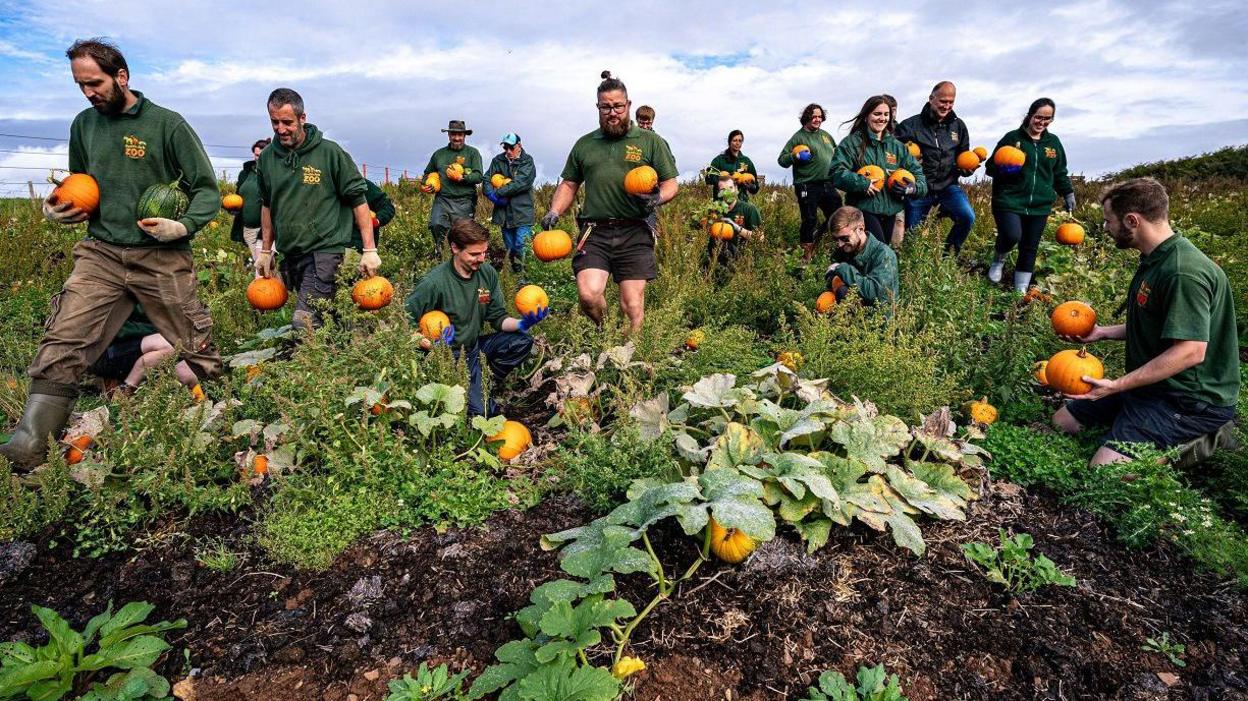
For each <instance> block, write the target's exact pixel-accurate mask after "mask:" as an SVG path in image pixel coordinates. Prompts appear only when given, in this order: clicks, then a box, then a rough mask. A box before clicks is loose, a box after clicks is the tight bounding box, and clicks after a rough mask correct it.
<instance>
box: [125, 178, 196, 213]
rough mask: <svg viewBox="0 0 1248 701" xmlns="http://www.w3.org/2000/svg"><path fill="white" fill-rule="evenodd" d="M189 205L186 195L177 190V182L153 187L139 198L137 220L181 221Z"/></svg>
mask: <svg viewBox="0 0 1248 701" xmlns="http://www.w3.org/2000/svg"><path fill="white" fill-rule="evenodd" d="M189 204H190V200H189V199H188V198H187V196H186V193H185V192H182V191H181V190H180V189H178V180H174V181H173V182H171V183H168V184H165V183H161V184H159V185H153V186H151V187H149V188H147V190H145V191H144V192H143V196H142V197H140V198H139V206H138V208H137V209H138V215H139V219H140V220H143V219H155V218H161V219H181V218H182V215H183V214H186V208H187V206H188V205H189Z"/></svg>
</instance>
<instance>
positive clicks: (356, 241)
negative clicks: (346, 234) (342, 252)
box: [351, 180, 394, 252]
mask: <svg viewBox="0 0 1248 701" xmlns="http://www.w3.org/2000/svg"><path fill="white" fill-rule="evenodd" d="M364 182H365V183H367V184H368V191H367V192H365V193H364V198H365V199H366V200H367V201H368V208H369V210H371V211H372V212H373V213H374V214H376V215H377V227H378V228H376V229H373V244H374V245H378V244H380V243H381V227H383V226H385V225H386V224H389V223H390V220H391V219H394V203H393V202H391V201H390V196H389V195H387V194H386V191H385V190H383V189H381V188H380V187H379V186H378V185H377V183H375V182H373V181H372V180H365V181H364ZM351 247H352V248H354V249H355V250H357V251H360V252H363V251H364V237H363V236H362V235H361V234H360V228H359V227H358V226H356V225H355V220H354V219H352V220H351Z"/></svg>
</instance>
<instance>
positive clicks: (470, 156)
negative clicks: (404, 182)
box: [421, 144, 482, 197]
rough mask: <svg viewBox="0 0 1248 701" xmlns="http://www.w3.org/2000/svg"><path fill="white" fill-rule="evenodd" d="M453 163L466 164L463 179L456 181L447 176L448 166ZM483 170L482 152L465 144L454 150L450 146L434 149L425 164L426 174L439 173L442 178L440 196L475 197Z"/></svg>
mask: <svg viewBox="0 0 1248 701" xmlns="http://www.w3.org/2000/svg"><path fill="white" fill-rule="evenodd" d="M452 163H459V164H461V165H463V166H464V179H463V180H460V181H459V182H455V181H454V180H451V179H450V177H449V176H447V174H446V167H447V166H449V165H450V164H452ZM481 170H482V168H481V152H480V151H478V150H477V149H475V148H473V147H471V146H469V145H468V144H464V147H463V148H461V149H460V150H458V151H454V150H452V149H451V147H450V146H443V147H442V148H440V149H438V150H437V151H434V152H433V155H432V156H430V157H429V164H428V165H426V166H425V175H429V174H430V173H437V174H438V177H440V178H442V189H441V190H440V191H439V192H438V197H474V196H476V194H477V186H478V185H480V184H481ZM421 179H422V180H423V179H424V178H423V177H422V178H421Z"/></svg>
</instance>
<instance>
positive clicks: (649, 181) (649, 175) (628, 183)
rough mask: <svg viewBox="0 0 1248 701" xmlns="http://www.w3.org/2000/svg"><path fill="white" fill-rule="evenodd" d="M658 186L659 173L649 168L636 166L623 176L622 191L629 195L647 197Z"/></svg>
mask: <svg viewBox="0 0 1248 701" xmlns="http://www.w3.org/2000/svg"><path fill="white" fill-rule="evenodd" d="M658 186H659V173H658V171H656V170H655V169H654V168H651V167H650V166H637V167H636V168H633V169H632V170H630V171H628V173H627V174H625V175H624V191H625V192H627V193H628V194H630V195H648V194H650V193H652V192H654V188H656V187H658Z"/></svg>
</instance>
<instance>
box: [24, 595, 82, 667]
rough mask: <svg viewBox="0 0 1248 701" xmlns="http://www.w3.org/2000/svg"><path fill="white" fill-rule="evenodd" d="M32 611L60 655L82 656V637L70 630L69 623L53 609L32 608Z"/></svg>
mask: <svg viewBox="0 0 1248 701" xmlns="http://www.w3.org/2000/svg"><path fill="white" fill-rule="evenodd" d="M30 610H31V611H33V612H34V614H35V617H36V618H38V619H39V622H40V623H42V624H43V627H44V629H45V630H47V631H48V636H49V637H50V638H51V642H52V643H53V644H54V645H56V649H57V650H58V651H59V652H60V654H62V655H69V656H70V657H76V656H78V655H81V654H82V648H83V645H84V642H83V639H82V636H81V635H79V634H78V633H77V632H76V631H75V630H74V629H73V628H70V627H69V623H68V622H67V621H66V620H65V619H64V618H61V617H60V616H59V615H58V614H57V613H56V612H55V611H53V610H52V609H47V608H44V607H42V606H31V607H30Z"/></svg>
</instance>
